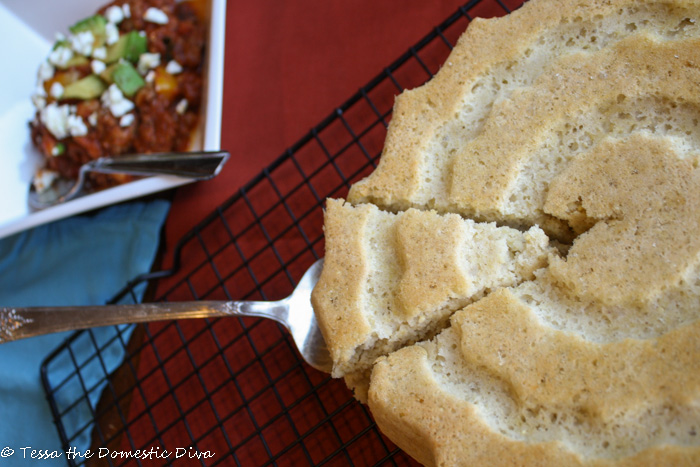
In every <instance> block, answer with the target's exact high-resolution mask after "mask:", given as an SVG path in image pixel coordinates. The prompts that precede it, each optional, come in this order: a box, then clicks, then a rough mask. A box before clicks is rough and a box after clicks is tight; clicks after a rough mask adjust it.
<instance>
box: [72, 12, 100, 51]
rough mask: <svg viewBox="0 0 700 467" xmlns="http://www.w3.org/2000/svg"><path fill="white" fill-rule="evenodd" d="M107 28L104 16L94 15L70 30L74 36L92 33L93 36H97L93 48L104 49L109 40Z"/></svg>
mask: <svg viewBox="0 0 700 467" xmlns="http://www.w3.org/2000/svg"><path fill="white" fill-rule="evenodd" d="M106 26H107V19H106V18H105V17H104V16H102V15H94V16H90V17H89V18H85V19H82V20H80V21H78V22H77V23H75V24H74V25H73V26H71V27H70V28H68V29H70V32H72V33H73V34H78V33H79V32H83V31H90V32H91V33H92V35H93V36H95V43H94V44H93V47H102V46H103V45H104V43H105V40H106V38H107V32H106Z"/></svg>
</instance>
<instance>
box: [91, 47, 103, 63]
mask: <svg viewBox="0 0 700 467" xmlns="http://www.w3.org/2000/svg"><path fill="white" fill-rule="evenodd" d="M92 57H93V58H96V59H98V60H104V59H105V58H107V48H106V47H98V48H96V49H95V50H93V51H92Z"/></svg>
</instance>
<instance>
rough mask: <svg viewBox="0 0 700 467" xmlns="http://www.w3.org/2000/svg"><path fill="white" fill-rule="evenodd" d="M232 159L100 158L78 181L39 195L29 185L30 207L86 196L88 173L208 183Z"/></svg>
mask: <svg viewBox="0 0 700 467" xmlns="http://www.w3.org/2000/svg"><path fill="white" fill-rule="evenodd" d="M228 158H229V153H228V152H226V151H197V152H181V153H177V152H170V153H155V154H134V155H124V156H119V157H101V158H99V159H95V160H92V161H90V162H87V163H85V164H83V165H82V166H81V167H80V172H79V173H78V179H77V180H69V179H65V178H57V179H56V180H54V181H53V183H52V184H51V186H50V187H48V188H47V189H45V190H42V191H37V190H36V187H35V186H34V183H30V184H29V196H27V203H28V204H29V207H30V208H31V209H33V210H36V211H39V210H41V209H46V208H49V207H51V206H55V205H57V204H60V203H64V202H66V201H68V200H71V199H73V198H76V197H78V196H80V195H81V194H83V192H84V188H85V180H86V177H85V176H86V174H87V173H88V172H100V173H119V174H128V175H140V176H150V175H175V176H178V177H184V178H187V179H191V180H208V179H210V178H213V177H215V176H216V175H218V174H219V172H220V171H221V169H222V168H223V166H224V164H225V163H226V161H227V160H228Z"/></svg>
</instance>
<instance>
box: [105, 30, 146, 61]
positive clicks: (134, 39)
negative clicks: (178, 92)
mask: <svg viewBox="0 0 700 467" xmlns="http://www.w3.org/2000/svg"><path fill="white" fill-rule="evenodd" d="M146 44H147V39H146V36H142V35H141V34H139V33H138V32H137V31H130V32H128V33H126V34H124V35H122V36H121V37H120V38H119V40H118V41H117V42H115V43H114V44H112V45H110V46H109V47H108V48H107V57H106V58H105V62H107V63H114V62H116V61H117V60H119V59H120V58H123V59H125V60H129V61H130V62H132V63H136V62H138V61H139V56H141V54H143V53H145V52H146Z"/></svg>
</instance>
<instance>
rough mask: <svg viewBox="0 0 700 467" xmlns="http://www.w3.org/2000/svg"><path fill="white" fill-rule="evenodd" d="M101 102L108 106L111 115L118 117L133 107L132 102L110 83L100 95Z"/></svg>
mask: <svg viewBox="0 0 700 467" xmlns="http://www.w3.org/2000/svg"><path fill="white" fill-rule="evenodd" d="M101 100H102V104H103V105H104V106H105V107H108V108H109V111H110V112H112V115H114V116H115V117H117V118H119V117H121V116H122V115H125V114H127V113H129V112H131V111H132V110H133V109H134V103H133V102H131V101H130V100H129V99H126V98H125V97H124V94H122V92H121V90H120V89H119V88H118V87H117V85H116V84H112V85H110V86H109V87H108V88H107V90H106V91H105V92H103V93H102V96H101Z"/></svg>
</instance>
